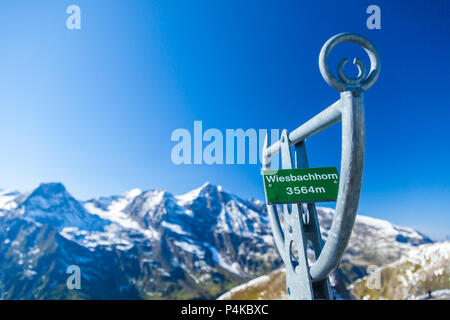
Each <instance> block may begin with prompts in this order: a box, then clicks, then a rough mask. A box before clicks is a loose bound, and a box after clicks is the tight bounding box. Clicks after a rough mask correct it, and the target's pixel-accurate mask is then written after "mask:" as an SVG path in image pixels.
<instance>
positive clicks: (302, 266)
mask: <svg viewBox="0 0 450 320" xmlns="http://www.w3.org/2000/svg"><path fill="white" fill-rule="evenodd" d="M341 42H355V43H357V44H359V45H361V46H362V47H363V48H364V49H365V51H366V52H367V54H368V55H369V58H370V72H369V75H368V76H367V77H366V68H365V66H364V64H363V63H362V62H361V61H360V60H358V59H356V58H355V60H354V61H353V63H354V64H355V65H356V66H357V67H358V69H359V75H358V76H357V77H356V78H349V77H347V76H345V74H344V72H343V68H344V66H345V64H346V63H347V62H348V60H347V59H343V60H342V61H341V62H340V63H339V66H338V76H339V78H337V77H336V76H335V75H334V74H333V73H332V72H331V71H330V68H329V64H328V57H329V54H330V52H331V50H332V49H333V48H334V47H335V46H336V45H338V44H339V43H341ZM319 68H320V72H321V74H322V76H323V78H324V79H325V81H326V82H327V83H328V84H329V85H330V86H331V87H333V88H335V89H336V90H338V91H340V92H341V97H340V99H339V100H338V101H336V102H335V103H333V104H332V105H331V106H329V107H328V108H326V109H325V110H323V111H322V112H320V113H319V114H318V115H316V116H315V117H313V118H312V119H311V120H309V121H307V122H306V123H304V124H303V125H301V126H300V127H298V128H297V129H295V130H293V131H292V132H291V133H290V134H288V133H287V131H286V130H284V131H283V133H282V137H281V140H279V141H277V142H275V143H274V144H273V145H271V146H268V140H267V137H266V141H265V145H264V150H263V169H264V170H265V169H269V168H270V165H271V163H270V159H271V157H272V156H273V155H275V154H276V153H277V152H281V159H282V168H283V169H290V168H292V167H293V161H292V157H291V151H290V146H292V145H294V146H295V165H296V167H297V168H306V167H308V160H307V156H306V146H305V140H306V139H307V138H309V137H311V136H312V135H314V134H316V133H318V132H320V131H322V130H324V129H326V128H328V127H330V126H332V125H333V124H336V123H338V122H340V121H342V154H341V173H340V174H341V178H340V182H339V193H338V198H337V201H336V211H335V216H334V219H333V222H332V225H331V229H330V230H329V232H328V238H327V241H326V242H325V243H324V242H323V241H322V238H321V234H320V227H319V223H318V219H317V214H316V207H315V204H314V203H308V204H301V203H298V204H292V205H290V206H288V205H283V213H284V219H283V221H284V223H283V226H282V224H281V222H280V217H279V215H278V210H277V207H276V206H274V205H268V206H267V207H268V211H269V217H270V221H271V226H272V232H273V235H274V241H275V244H276V246H277V249H278V251H279V253H280V255H281V257H282V259H283V262H284V263H285V265H286V290H287V292H288V296H289V298H290V299H332V294H331V289H330V284H329V280H328V276H329V274H330V273H331V272H332V271H333V269H335V268H336V267H337V266H338V265H339V262H340V259H341V257H342V254H343V253H344V251H345V248H346V247H347V244H348V241H349V239H350V236H351V232H352V228H353V224H354V221H355V218H356V211H357V208H358V203H359V197H360V193H361V185H362V173H363V167H364V135H365V129H364V101H363V91H365V90H367V89H369V88H370V87H371V86H372V85H373V84H374V82H375V81H376V80H377V78H378V76H379V73H380V58H379V56H378V53H377V51H376V49H375V47H374V45H373V44H372V43H371V42H370V41H369V40H368V39H366V38H365V37H363V36H361V35H357V34H354V33H341V34H338V35H335V36H334V37H332V38H330V39H329V40H328V41H327V42H326V43H325V44H324V46H323V47H322V50H321V52H320V55H319ZM308 241H310V242H311V243H312V245H313V249H314V253H315V258H316V261H315V262H314V263H312V265H311V266H309V262H308V257H307V243H308ZM294 248H297V250H296V251H297V252H296V253H294V252H293V249H294Z"/></svg>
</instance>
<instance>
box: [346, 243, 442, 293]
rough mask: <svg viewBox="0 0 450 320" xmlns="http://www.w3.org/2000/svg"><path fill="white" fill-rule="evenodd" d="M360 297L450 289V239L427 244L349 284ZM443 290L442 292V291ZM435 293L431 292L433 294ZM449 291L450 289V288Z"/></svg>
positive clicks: (440, 291)
mask: <svg viewBox="0 0 450 320" xmlns="http://www.w3.org/2000/svg"><path fill="white" fill-rule="evenodd" d="M349 289H350V290H351V292H352V294H353V295H354V296H355V297H357V298H359V299H370V300H373V299H376V300H379V299H415V298H416V297H421V298H422V299H427V298H428V295H430V296H429V298H433V294H432V292H436V293H435V294H434V296H444V293H445V292H443V290H446V289H450V242H448V241H447V242H442V243H433V244H425V245H422V246H419V247H417V248H413V249H411V250H410V251H408V252H407V253H406V254H405V255H404V256H402V257H401V258H400V259H399V260H397V261H395V262H392V263H390V264H387V265H385V266H383V267H381V268H379V269H375V270H373V272H372V273H371V274H370V275H367V276H365V277H364V278H361V279H358V280H357V281H355V282H354V283H353V284H352V285H351V286H349ZM438 292H439V294H438ZM429 293H431V294H429ZM447 295H448V292H447Z"/></svg>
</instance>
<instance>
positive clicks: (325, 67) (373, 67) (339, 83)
mask: <svg viewBox="0 0 450 320" xmlns="http://www.w3.org/2000/svg"><path fill="white" fill-rule="evenodd" d="M342 42H354V43H357V44H359V45H360V46H362V47H363V48H364V50H365V51H366V52H367V55H368V56H369V59H370V72H369V76H368V77H367V78H365V79H364V77H365V66H364V64H363V63H362V62H361V61H360V60H358V59H355V60H354V61H353V63H354V64H355V65H357V66H358V68H359V71H360V73H359V75H358V77H357V78H354V79H353V78H348V77H346V76H345V75H344V72H343V68H344V66H345V64H346V63H347V61H348V60H347V59H343V60H342V61H341V62H340V63H339V67H338V74H339V78H340V79H338V78H337V77H336V76H335V75H334V74H333V73H332V72H331V70H330V66H329V64H328V57H329V55H330V52H331V50H333V48H334V47H335V46H336V45H338V44H340V43H342ZM380 67H381V63H380V57H379V55H378V52H377V50H376V49H375V46H374V45H373V44H372V42H370V40H368V39H367V38H365V37H363V36H361V35H359V34H356V33H350V32H346V33H340V34H337V35H335V36H334V37H331V38H330V39H329V40H328V41H327V42H325V44H324V45H323V47H322V50H320V55H319V68H320V73H321V74H322V77H323V78H324V80H325V81H326V82H327V83H328V84H329V85H330V86H331V87H333V88H335V89H336V90H338V91H347V90H352V89H358V88H360V89H361V90H363V91H365V90H367V89H369V88H370V87H371V86H372V85H373V84H374V83H375V81H377V79H378V76H379V75H380Z"/></svg>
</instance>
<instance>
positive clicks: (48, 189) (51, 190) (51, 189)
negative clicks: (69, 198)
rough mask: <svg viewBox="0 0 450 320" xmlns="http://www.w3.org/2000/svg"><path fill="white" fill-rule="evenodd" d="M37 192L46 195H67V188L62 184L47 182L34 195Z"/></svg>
mask: <svg viewBox="0 0 450 320" xmlns="http://www.w3.org/2000/svg"><path fill="white" fill-rule="evenodd" d="M36 191H37V192H39V193H44V194H55V193H65V192H66V187H65V186H64V185H63V184H62V183H61V182H46V183H41V184H40V185H39V186H38V187H37V188H36V189H34V191H33V193H35V192H36Z"/></svg>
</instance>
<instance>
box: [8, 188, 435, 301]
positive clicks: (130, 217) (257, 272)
mask: <svg viewBox="0 0 450 320" xmlns="http://www.w3.org/2000/svg"><path fill="white" fill-rule="evenodd" d="M317 211H318V215H319V220H320V223H321V228H322V229H321V232H322V234H323V237H324V239H326V237H327V232H328V230H329V228H330V226H331V222H332V219H333V214H334V211H333V210H332V209H330V208H323V207H318V209H317ZM427 243H432V241H431V240H430V239H429V238H428V237H426V236H424V235H422V234H420V233H419V232H417V231H415V230H413V229H411V228H406V227H399V226H395V225H392V224H391V223H389V222H388V221H384V220H379V219H374V218H370V217H366V216H361V215H360V216H358V217H357V219H356V222H355V227H354V229H353V234H352V237H351V240H350V244H349V246H348V248H347V251H346V253H345V255H344V257H343V259H342V262H341V265H340V266H339V268H338V269H337V270H335V272H334V273H333V275H332V285H333V289H334V292H335V295H336V297H337V298H352V297H353V296H352V293H351V291H350V289H347V287H349V285H350V284H352V283H354V282H355V281H356V280H358V279H362V278H363V277H364V276H366V274H367V273H366V270H367V267H368V266H369V265H377V266H381V265H386V264H389V263H392V262H394V261H396V260H398V259H399V258H400V257H401V256H402V255H404V254H405V253H406V252H408V251H409V250H410V249H412V248H413V247H416V246H419V245H423V244H427ZM72 265H76V266H78V267H79V268H80V271H81V289H75V290H69V289H68V287H67V285H66V282H67V279H68V277H69V276H70V274H68V273H67V269H68V267H69V266H72ZM281 267H282V263H281V260H280V258H279V256H278V253H277V251H276V249H275V248H274V245H273V241H272V236H271V230H270V224H269V220H268V217H267V212H266V207H265V205H264V203H263V202H261V201H259V200H254V199H249V200H245V199H241V198H240V197H238V196H236V195H234V194H232V193H230V192H226V191H224V190H223V189H222V187H220V186H215V185H212V184H210V183H205V184H204V185H203V186H201V187H200V188H198V189H195V190H192V191H190V192H188V193H186V194H184V195H178V196H176V195H172V194H170V193H169V192H167V191H164V190H160V189H156V190H149V191H141V190H138V189H134V190H131V191H128V192H125V193H123V194H121V195H114V196H110V197H99V198H95V199H92V200H88V201H78V200H77V199H75V198H74V197H73V196H71V194H70V193H69V192H68V191H67V190H66V188H65V187H64V186H63V185H62V184H61V183H45V184H41V185H39V186H38V187H37V188H35V189H34V190H32V191H30V192H27V193H20V192H10V191H5V190H3V191H0V299H214V298H217V297H219V296H220V295H221V294H223V293H224V292H227V291H228V290H230V289H232V288H233V287H235V286H238V285H240V284H242V283H245V282H247V281H249V280H251V279H253V278H256V277H259V276H262V275H264V274H269V273H270V272H272V271H273V270H277V269H280V268H281ZM355 292H356V291H355Z"/></svg>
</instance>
